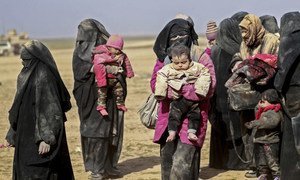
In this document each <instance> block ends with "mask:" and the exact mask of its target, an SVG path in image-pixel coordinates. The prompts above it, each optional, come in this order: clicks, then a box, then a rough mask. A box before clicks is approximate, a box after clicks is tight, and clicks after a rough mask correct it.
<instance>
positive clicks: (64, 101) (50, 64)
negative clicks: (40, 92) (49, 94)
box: [9, 40, 72, 128]
mask: <svg viewBox="0 0 300 180" xmlns="http://www.w3.org/2000/svg"><path fill="white" fill-rule="evenodd" d="M21 58H24V60H27V61H28V60H29V59H30V61H31V63H30V65H29V66H27V67H24V68H23V69H22V70H21V72H20V74H19V76H18V80H17V92H16V96H15V99H14V102H13V105H12V107H11V109H10V111H9V115H10V116H9V120H10V122H11V124H12V125H14V124H15V123H16V122H17V118H18V117H17V116H18V112H19V108H20V105H21V102H22V98H23V95H24V93H25V90H26V87H27V85H28V82H29V80H30V77H31V75H32V74H33V72H35V69H36V68H37V67H38V65H39V63H43V64H44V65H46V67H47V68H48V69H49V71H50V72H51V73H52V74H53V76H54V78H55V81H56V82H55V83H56V85H57V90H58V94H59V98H60V99H59V102H60V103H61V108H62V111H63V112H67V111H68V110H70V109H71V107H72V106H71V102H70V94H69V92H68V90H67V88H66V87H65V85H64V83H63V81H62V79H61V77H60V74H59V72H58V69H57V66H56V63H55V61H54V59H53V57H52V55H51V53H50V51H49V49H48V48H47V47H46V46H45V45H44V44H42V43H41V42H40V41H37V40H32V41H28V42H27V43H25V44H24V45H23V49H22V52H21ZM40 78H45V77H40ZM37 101H39V100H37ZM13 128H14V127H13Z"/></svg>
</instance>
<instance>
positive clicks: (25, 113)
mask: <svg viewBox="0 0 300 180" xmlns="http://www.w3.org/2000/svg"><path fill="white" fill-rule="evenodd" d="M21 59H22V60H23V62H22V63H23V65H24V68H23V69H22V70H21V72H20V74H19V76H18V80H17V92H16V95H15V99H14V102H13V105H12V107H11V109H10V111H9V122H10V125H11V128H10V130H9V132H8V134H7V137H6V139H7V141H8V143H9V144H10V145H12V146H14V147H15V154H14V163H13V179H74V176H73V170H72V166H71V161H70V156H69V151H68V146H67V141H66V134H65V127H64V123H65V121H66V116H65V112H67V111H68V110H70V108H71V103H70V95H69V93H68V91H67V89H66V87H65V85H64V83H63V81H62V79H61V77H60V75H59V72H58V70H57V67H56V64H55V61H54V59H53V57H52V55H51V53H50V51H49V50H48V48H47V47H46V46H45V45H43V44H42V43H41V42H39V41H36V40H33V41H29V42H27V43H25V44H24V46H23V48H22V50H21Z"/></svg>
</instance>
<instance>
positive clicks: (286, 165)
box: [274, 12, 300, 180]
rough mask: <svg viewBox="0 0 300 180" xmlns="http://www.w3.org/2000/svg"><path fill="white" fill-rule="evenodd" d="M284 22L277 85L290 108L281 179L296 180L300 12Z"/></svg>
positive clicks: (298, 173) (299, 161)
mask: <svg viewBox="0 0 300 180" xmlns="http://www.w3.org/2000/svg"><path fill="white" fill-rule="evenodd" d="M280 22H281V25H280V45H279V53H278V58H279V63H278V73H277V75H276V76H275V80H274V86H275V88H276V89H277V90H278V91H279V92H280V93H281V94H282V96H283V97H284V99H285V107H286V108H285V112H286V114H285V119H284V121H283V124H282V131H283V135H282V144H281V157H280V169H281V177H280V178H281V179H288V180H296V179H299V177H300V155H299V153H297V151H296V148H295V138H299V135H298V136H296V135H295V134H293V129H292V122H291V118H293V117H297V116H298V118H296V121H300V118H299V113H300V51H299V49H300V13H299V12H289V13H286V14H284V15H283V16H282V18H281V21H280ZM299 128H300V127H298V128H297V129H298V131H299V130H300V129H299ZM298 142H299V139H298Z"/></svg>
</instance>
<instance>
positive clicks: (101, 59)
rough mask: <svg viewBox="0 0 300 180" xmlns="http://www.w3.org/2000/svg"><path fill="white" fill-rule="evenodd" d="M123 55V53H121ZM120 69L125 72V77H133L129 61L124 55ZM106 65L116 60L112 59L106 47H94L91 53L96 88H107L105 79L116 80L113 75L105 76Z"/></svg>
mask: <svg viewBox="0 0 300 180" xmlns="http://www.w3.org/2000/svg"><path fill="white" fill-rule="evenodd" d="M122 53H123V52H122ZM123 55H124V60H123V63H122V64H121V65H122V67H123V68H124V69H125V71H126V77H128V78H132V77H133V76H134V72H133V69H132V66H131V64H130V61H129V59H128V57H127V55H126V54H125V53H123ZM108 63H117V62H116V60H114V59H113V58H112V54H111V52H110V51H109V50H108V48H107V46H106V45H99V46H97V47H95V49H94V51H93V64H94V73H95V79H96V80H97V85H98V87H105V86H107V78H116V77H115V75H113V74H107V73H106V69H105V65H106V64H108Z"/></svg>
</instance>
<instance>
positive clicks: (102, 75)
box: [93, 35, 134, 116]
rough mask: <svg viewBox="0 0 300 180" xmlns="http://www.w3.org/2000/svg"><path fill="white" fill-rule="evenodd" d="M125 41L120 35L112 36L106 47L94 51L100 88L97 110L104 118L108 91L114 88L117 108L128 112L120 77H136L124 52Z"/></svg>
mask: <svg viewBox="0 0 300 180" xmlns="http://www.w3.org/2000/svg"><path fill="white" fill-rule="evenodd" d="M123 44H124V40H123V38H122V37H121V36H119V35H111V36H110V37H109V38H108V40H107V43H106V44H105V45H99V46H97V47H96V48H95V49H94V51H93V64H94V73H95V80H96V82H97V86H98V88H99V89H98V101H97V103H98V105H97V110H98V111H99V112H100V114H101V115H102V116H107V115H108V113H107V110H106V99H107V90H108V88H109V87H112V89H113V93H114V94H115V96H116V104H117V108H118V109H119V110H122V111H127V108H126V107H125V102H124V101H125V97H124V93H123V88H124V87H122V84H121V82H120V81H119V79H118V78H119V76H122V75H123V76H125V77H128V78H132V77H133V76H134V73H133V70H132V67H131V64H130V61H129V59H128V57H127V55H126V54H125V53H124V52H122V49H123Z"/></svg>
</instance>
